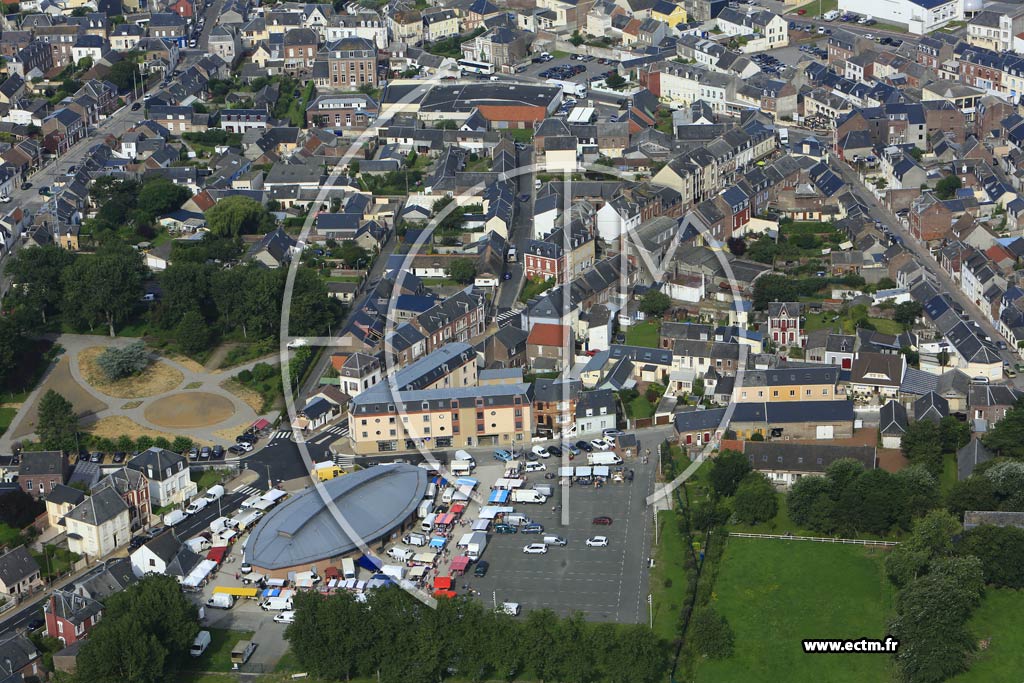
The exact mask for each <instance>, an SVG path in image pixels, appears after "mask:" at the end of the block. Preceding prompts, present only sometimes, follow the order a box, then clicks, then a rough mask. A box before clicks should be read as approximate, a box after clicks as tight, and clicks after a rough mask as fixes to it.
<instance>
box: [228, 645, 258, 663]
mask: <svg viewBox="0 0 1024 683" xmlns="http://www.w3.org/2000/svg"><path fill="white" fill-rule="evenodd" d="M255 650H256V643H254V642H252V641H251V640H240V641H238V642H237V643H236V644H235V646H234V647H233V648H231V668H232V669H235V670H237V669H238V668H239V667H241V666H242V665H243V664H245V663H246V662H248V661H249V657H252V653H253V652H254V651H255Z"/></svg>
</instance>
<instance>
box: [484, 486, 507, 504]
mask: <svg viewBox="0 0 1024 683" xmlns="http://www.w3.org/2000/svg"><path fill="white" fill-rule="evenodd" d="M487 502H488V503H507V502H508V491H506V490H505V489H498V490H495V491H491V495H490V496H488V498H487Z"/></svg>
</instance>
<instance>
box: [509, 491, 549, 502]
mask: <svg viewBox="0 0 1024 683" xmlns="http://www.w3.org/2000/svg"><path fill="white" fill-rule="evenodd" d="M547 500H548V499H547V496H542V495H541V493H540V491H536V490H534V489H514V490H513V491H512V502H513V503H538V504H543V503H546V502H547Z"/></svg>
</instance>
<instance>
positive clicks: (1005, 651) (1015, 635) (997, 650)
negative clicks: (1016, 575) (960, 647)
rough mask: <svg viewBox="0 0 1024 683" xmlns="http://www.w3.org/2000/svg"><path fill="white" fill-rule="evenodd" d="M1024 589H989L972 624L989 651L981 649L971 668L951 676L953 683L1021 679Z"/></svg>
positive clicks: (1023, 637)
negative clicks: (953, 676)
mask: <svg viewBox="0 0 1024 683" xmlns="http://www.w3.org/2000/svg"><path fill="white" fill-rule="evenodd" d="M1022 612H1024V591H1021V590H1016V591H1015V590H1012V589H1009V588H989V589H987V590H986V591H985V598H984V599H983V600H982V601H981V606H980V607H978V609H977V610H976V611H975V612H974V616H973V617H971V621H970V623H969V624H968V628H970V631H971V633H973V634H974V635H975V637H977V639H978V640H979V641H986V640H987V641H988V644H987V647H986V649H985V650H979V651H978V653H977V655H976V656H975V660H974V662H973V663H972V664H971V669H970V671H968V672H967V673H965V674H961V675H960V676H957V677H955V678H951V679H950V681H951V682H952V683H988V682H989V681H1019V680H1021V678H1022V676H1021V672H1022V671H1024V628H1022V624H1024V622H1022V621H1021V617H1020V615H1021V613H1022Z"/></svg>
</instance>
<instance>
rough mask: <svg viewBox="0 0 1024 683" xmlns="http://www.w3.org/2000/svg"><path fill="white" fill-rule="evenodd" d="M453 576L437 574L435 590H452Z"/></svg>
mask: <svg viewBox="0 0 1024 683" xmlns="http://www.w3.org/2000/svg"><path fill="white" fill-rule="evenodd" d="M451 587H452V577H450V576H435V577H434V591H435V592H436V591H446V590H451Z"/></svg>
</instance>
